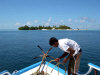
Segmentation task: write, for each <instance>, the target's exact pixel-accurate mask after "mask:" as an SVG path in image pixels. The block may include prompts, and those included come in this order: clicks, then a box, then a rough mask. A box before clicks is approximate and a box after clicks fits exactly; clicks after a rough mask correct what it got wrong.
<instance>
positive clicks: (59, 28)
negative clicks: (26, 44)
mask: <svg viewBox="0 0 100 75" xmlns="http://www.w3.org/2000/svg"><path fill="white" fill-rule="evenodd" d="M64 29H68V30H72V28H71V27H69V26H66V25H59V26H58V27H57V26H31V27H29V26H28V25H25V26H21V27H19V28H18V30H64Z"/></svg>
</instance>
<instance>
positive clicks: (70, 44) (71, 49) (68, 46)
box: [49, 37, 82, 75]
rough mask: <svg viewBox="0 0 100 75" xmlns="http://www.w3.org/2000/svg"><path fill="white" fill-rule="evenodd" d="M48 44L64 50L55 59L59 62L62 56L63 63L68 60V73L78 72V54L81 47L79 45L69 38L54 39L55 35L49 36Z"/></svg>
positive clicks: (73, 74)
mask: <svg viewBox="0 0 100 75" xmlns="http://www.w3.org/2000/svg"><path fill="white" fill-rule="evenodd" d="M49 44H50V45H51V46H53V47H59V48H60V49H61V50H63V51H64V53H63V54H62V56H60V57H59V58H56V59H55V61H56V62H59V60H60V59H61V58H64V57H65V56H67V55H68V56H67V58H64V60H63V63H66V62H67V61H68V60H69V65H68V75H71V74H72V75H75V74H76V73H77V72H78V68H79V64H80V56H81V52H82V50H81V48H80V46H79V45H78V44H77V43H76V42H75V41H74V40H71V39H67V38H65V39H59V40H58V39H56V38H55V37H52V38H50V40H49Z"/></svg>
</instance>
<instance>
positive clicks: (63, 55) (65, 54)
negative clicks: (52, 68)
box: [59, 52, 68, 59]
mask: <svg viewBox="0 0 100 75" xmlns="http://www.w3.org/2000/svg"><path fill="white" fill-rule="evenodd" d="M67 55H68V53H67V52H64V53H63V54H62V56H60V57H59V58H60V59H61V58H64V57H65V56H67Z"/></svg>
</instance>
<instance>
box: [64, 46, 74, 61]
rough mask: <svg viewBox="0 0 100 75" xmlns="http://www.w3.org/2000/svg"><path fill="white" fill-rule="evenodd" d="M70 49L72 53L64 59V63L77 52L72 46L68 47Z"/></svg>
mask: <svg viewBox="0 0 100 75" xmlns="http://www.w3.org/2000/svg"><path fill="white" fill-rule="evenodd" d="M68 51H69V52H70V54H69V56H68V57H67V58H65V59H64V61H63V62H64V63H66V62H67V61H68V60H69V59H70V58H71V56H72V55H73V54H74V52H75V51H74V50H73V49H72V48H68Z"/></svg>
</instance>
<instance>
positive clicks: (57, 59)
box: [55, 52, 68, 62]
mask: <svg viewBox="0 0 100 75" xmlns="http://www.w3.org/2000/svg"><path fill="white" fill-rule="evenodd" d="M67 55H68V53H67V52H64V53H63V54H62V56H60V57H59V58H56V59H55V61H56V62H58V61H59V60H60V59H61V58H64V57H65V56H67Z"/></svg>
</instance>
